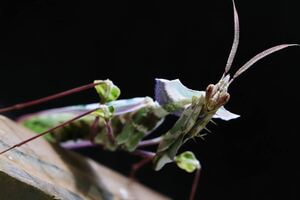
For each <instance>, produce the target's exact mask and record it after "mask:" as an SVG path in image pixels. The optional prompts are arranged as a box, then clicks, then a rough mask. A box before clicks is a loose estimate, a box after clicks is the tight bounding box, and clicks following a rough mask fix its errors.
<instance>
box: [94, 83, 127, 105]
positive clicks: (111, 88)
mask: <svg viewBox="0 0 300 200" xmlns="http://www.w3.org/2000/svg"><path fill="white" fill-rule="evenodd" d="M94 83H95V84H97V85H95V89H96V91H97V93H98V95H99V97H100V103H101V104H104V103H107V102H110V101H114V100H116V99H118V98H119V96H120V94H121V91H120V89H119V88H118V87H117V86H116V85H114V84H113V82H112V81H110V80H108V79H107V80H105V81H102V80H95V81H94Z"/></svg>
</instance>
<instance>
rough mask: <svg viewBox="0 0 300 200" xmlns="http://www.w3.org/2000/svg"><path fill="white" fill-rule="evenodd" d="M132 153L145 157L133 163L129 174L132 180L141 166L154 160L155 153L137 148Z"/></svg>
mask: <svg viewBox="0 0 300 200" xmlns="http://www.w3.org/2000/svg"><path fill="white" fill-rule="evenodd" d="M132 154H133V155H137V156H140V157H142V158H143V159H142V160H141V161H140V162H138V163H135V164H133V165H132V168H131V172H130V175H129V178H130V180H131V181H132V180H133V179H134V177H135V174H136V172H137V171H138V170H139V169H140V168H141V167H143V166H144V165H146V164H147V163H149V162H151V161H152V159H153V157H154V155H155V153H153V152H149V151H144V150H139V149H137V150H135V151H134V152H132Z"/></svg>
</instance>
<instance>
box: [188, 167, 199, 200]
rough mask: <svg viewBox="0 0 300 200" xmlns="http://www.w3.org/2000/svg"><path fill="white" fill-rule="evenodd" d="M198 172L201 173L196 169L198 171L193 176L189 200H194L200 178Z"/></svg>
mask: <svg viewBox="0 0 300 200" xmlns="http://www.w3.org/2000/svg"><path fill="white" fill-rule="evenodd" d="M200 171H201V169H198V170H197V171H196V174H195V178H194V181H193V185H192V190H191V193H190V198H189V200H195V196H196V189H197V187H198V183H199V178H200Z"/></svg>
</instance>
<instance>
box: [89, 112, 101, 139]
mask: <svg viewBox="0 0 300 200" xmlns="http://www.w3.org/2000/svg"><path fill="white" fill-rule="evenodd" d="M99 120H100V117H99V116H97V117H96V118H95V120H94V122H93V124H92V126H91V132H90V141H91V143H94V141H95V137H96V136H97V133H98V127H99Z"/></svg>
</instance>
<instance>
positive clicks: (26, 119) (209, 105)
mask: <svg viewBox="0 0 300 200" xmlns="http://www.w3.org/2000/svg"><path fill="white" fill-rule="evenodd" d="M232 3H233V13H234V40H233V44H232V47H231V51H230V53H229V57H228V60H227V63H226V65H225V69H224V72H223V74H222V76H221V78H220V80H219V82H218V83H216V84H210V85H208V86H207V88H206V89H205V90H204V91H198V90H192V89H189V88H187V87H185V86H184V85H183V84H182V83H181V82H180V81H179V80H178V79H176V80H166V79H156V86H155V99H152V98H151V97H138V98H132V99H121V100H118V97H119V96H120V89H119V88H118V87H117V86H116V85H114V84H113V82H111V81H110V80H103V81H102V80H101V81H95V82H94V83H91V84H88V85H85V86H81V87H78V88H75V89H72V90H69V91H66V92H62V93H59V94H55V95H51V96H49V97H45V98H42V99H39V100H35V101H31V102H25V103H21V104H17V105H14V106H11V107H8V108H3V109H0V113H1V112H8V111H12V110H18V109H23V108H26V107H29V106H33V105H36V104H39V103H43V102H47V101H50V100H53V99H56V98H61V97H64V96H66V95H70V94H73V93H76V92H80V91H83V90H86V89H90V88H95V89H96V91H97V93H98V95H99V98H100V101H99V102H98V103H95V104H89V105H81V106H71V107H65V108H58V109H51V110H45V111H41V112H39V113H35V114H29V115H26V116H23V117H21V118H19V120H18V121H19V122H20V123H22V124H23V125H25V126H26V127H28V128H30V129H31V130H33V131H35V132H38V133H39V134H37V135H36V136H34V137H32V138H28V139H27V140H25V141H21V142H20V143H18V144H15V145H13V146H12V147H10V148H8V149H5V150H3V151H2V152H0V154H3V153H5V152H8V151H10V150H12V149H14V148H17V147H19V146H21V145H23V144H25V143H27V142H30V141H32V140H34V139H37V138H39V137H41V136H45V137H46V139H47V140H49V141H50V142H56V143H62V145H63V146H65V147H68V148H76V147H81V146H91V145H100V146H102V147H103V148H104V149H106V150H109V151H116V150H123V151H127V152H129V153H133V154H136V155H139V156H141V157H142V158H143V159H142V160H141V161H140V162H139V163H137V164H135V165H134V170H137V169H138V168H140V167H141V166H143V165H144V164H146V163H148V162H152V163H153V167H154V169H155V170H161V169H162V168H163V167H164V166H165V165H166V164H168V163H175V164H177V166H178V167H179V168H181V169H183V170H185V171H187V172H189V173H192V172H195V179H194V182H193V186H192V190H191V193H190V196H189V199H190V200H193V199H195V193H196V188H197V183H198V180H199V176H200V170H201V165H200V162H199V161H198V159H197V158H196V156H195V155H194V153H192V152H191V151H186V152H181V153H178V152H179V151H180V148H181V147H182V146H183V145H184V144H185V143H186V142H187V141H189V140H191V139H195V138H198V137H200V138H203V137H204V134H203V130H205V129H206V125H207V124H208V123H209V122H212V119H213V118H219V119H221V120H225V121H228V120H232V119H235V118H238V117H239V115H237V114H234V113H231V112H229V111H228V110H226V109H225V108H224V105H225V104H226V103H227V102H228V101H229V99H230V95H229V93H228V88H229V86H230V84H231V83H232V82H233V81H234V80H235V79H236V78H237V77H239V76H240V75H241V74H242V73H244V72H245V71H246V70H247V69H249V68H250V67H251V66H252V65H253V64H254V63H256V62H257V61H259V60H260V59H262V58H264V57H266V56H268V55H270V54H272V53H274V52H276V51H279V50H282V49H285V48H287V47H292V46H299V45H298V44H282V45H278V46H275V47H272V48H269V49H267V50H265V51H263V52H261V53H259V54H257V55H256V56H254V57H253V58H251V59H250V60H249V61H248V62H246V63H245V64H244V65H243V66H241V67H240V68H239V69H238V70H237V71H236V73H235V74H234V75H233V76H232V77H231V76H230V74H229V71H230V69H231V66H232V64H233V60H234V57H235V55H236V52H237V48H238V44H239V33H240V31H239V17H238V13H237V10H236V6H235V3H234V1H232ZM171 114H173V115H177V116H178V117H179V118H178V120H177V121H176V122H175V124H174V126H173V127H172V128H171V129H170V130H169V131H167V132H166V133H164V134H161V135H160V136H159V137H157V138H153V139H145V137H147V136H148V135H149V134H151V133H152V132H153V131H154V130H155V129H156V128H157V127H158V126H159V125H160V124H161V123H163V120H164V118H165V117H166V116H167V115H171ZM74 140H77V142H73V141H74ZM70 141H71V142H70ZM149 145H157V146H158V147H157V151H156V152H155V153H154V152H148V151H144V150H142V149H141V148H142V147H145V146H149Z"/></svg>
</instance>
